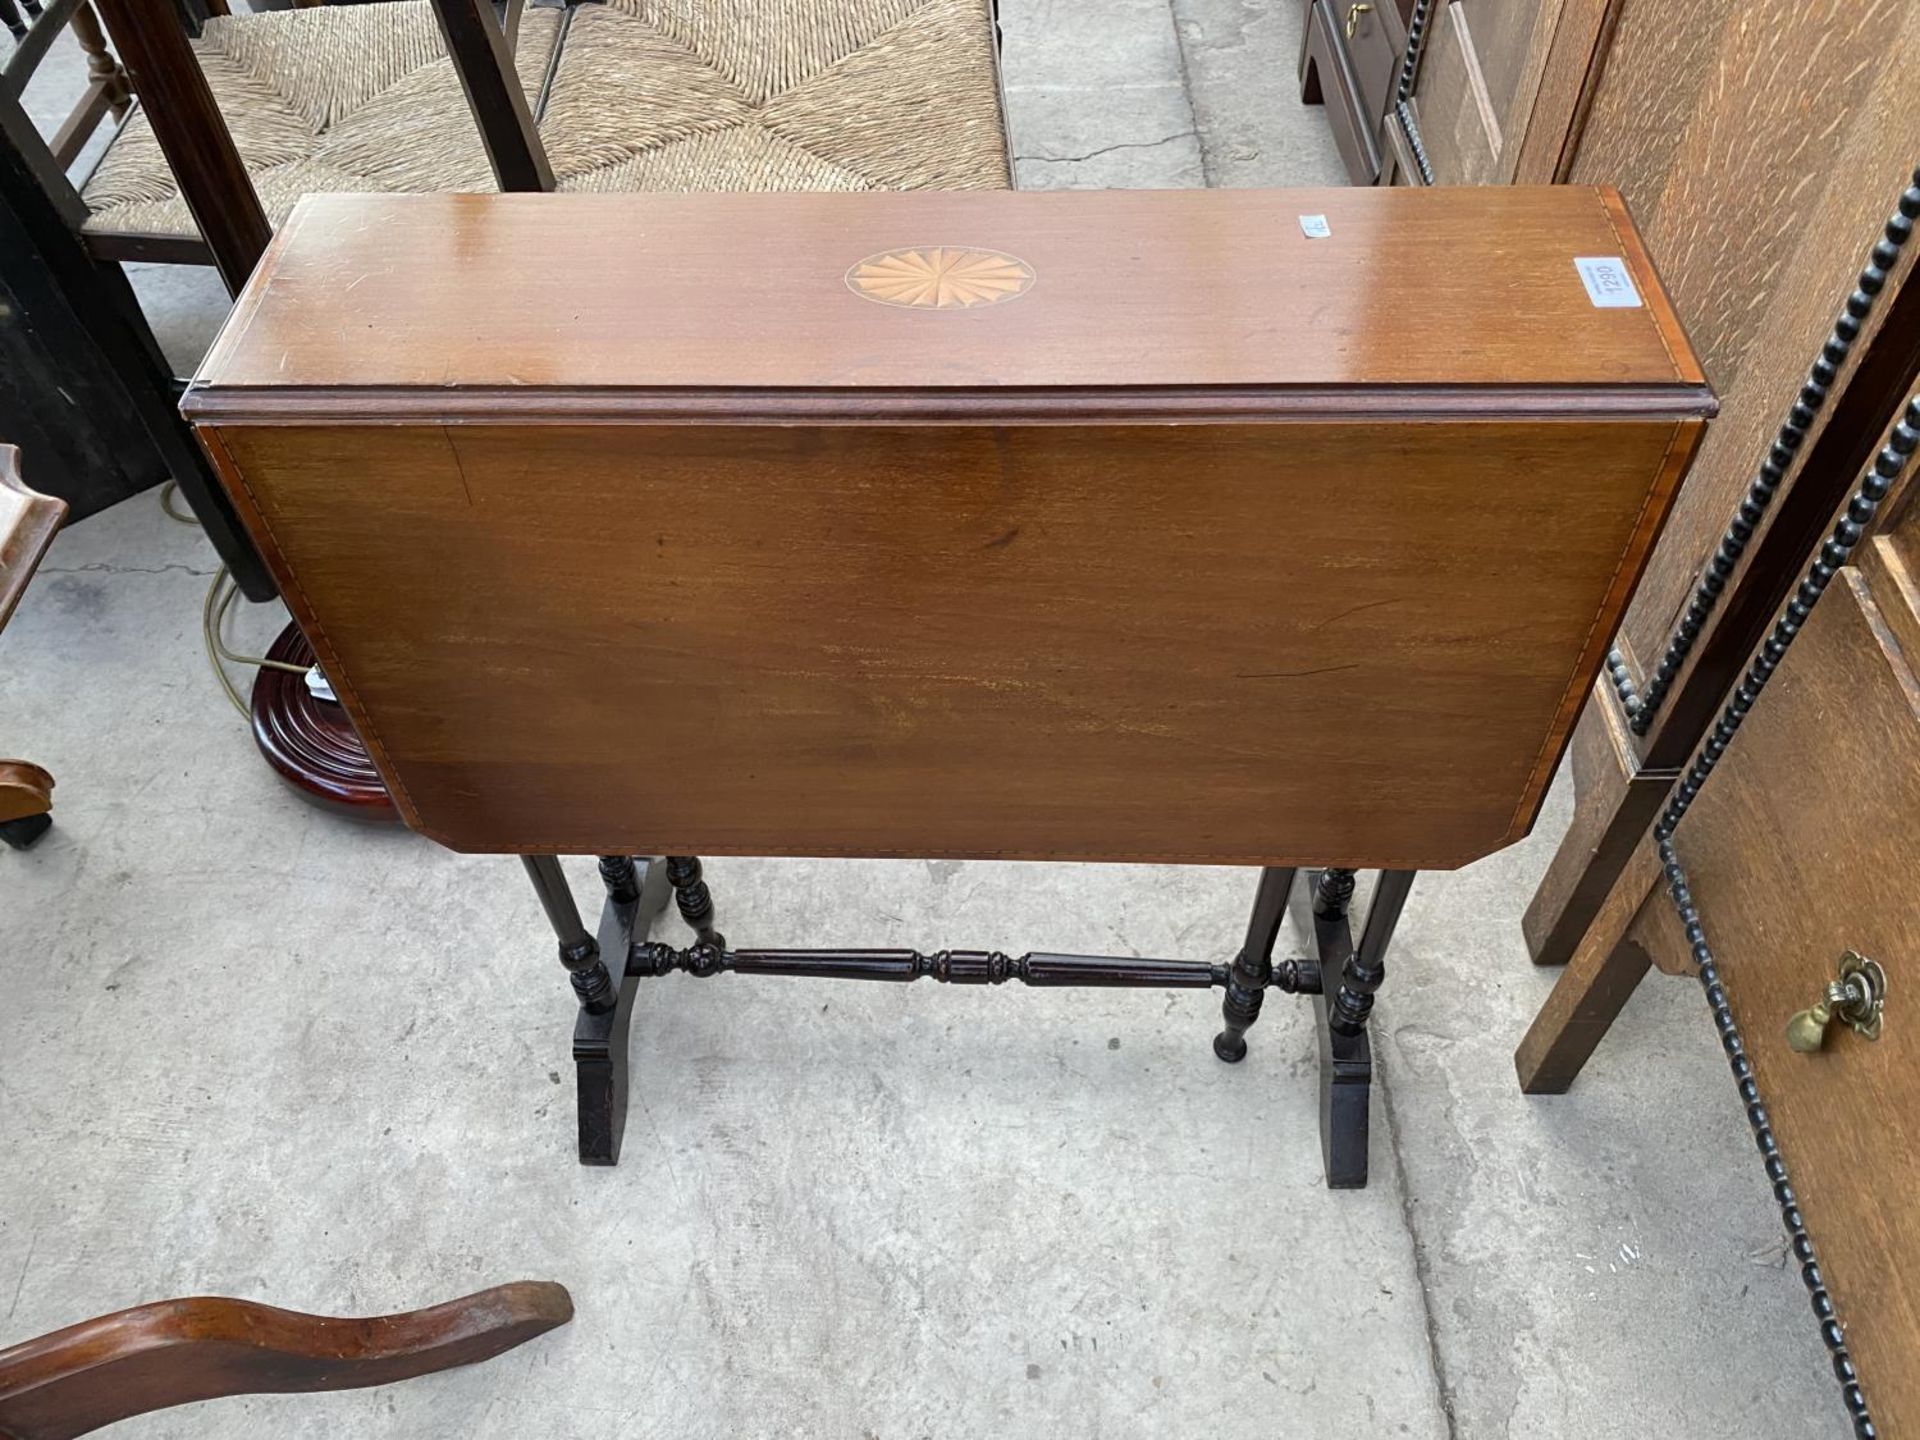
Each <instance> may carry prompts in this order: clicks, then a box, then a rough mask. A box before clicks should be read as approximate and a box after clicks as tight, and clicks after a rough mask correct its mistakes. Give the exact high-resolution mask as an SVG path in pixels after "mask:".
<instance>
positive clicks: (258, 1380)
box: [0, 1280, 573, 1440]
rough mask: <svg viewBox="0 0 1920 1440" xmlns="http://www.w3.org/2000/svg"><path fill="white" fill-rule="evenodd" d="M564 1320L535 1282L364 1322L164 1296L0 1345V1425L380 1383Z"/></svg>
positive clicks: (91, 1424) (73, 1422)
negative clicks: (151, 1302) (225, 1397)
mask: <svg viewBox="0 0 1920 1440" xmlns="http://www.w3.org/2000/svg"><path fill="white" fill-rule="evenodd" d="M572 1318H573V1301H572V1300H571V1299H570V1298H569V1297H568V1295H567V1292H566V1291H565V1290H564V1289H563V1288H562V1287H560V1286H558V1285H555V1284H552V1283H551V1282H548V1281H534V1280H523V1281H520V1282H518V1283H516V1284H512V1285H498V1286H495V1287H494V1288H493V1289H491V1290H483V1291H481V1292H480V1293H479V1294H477V1295H469V1296H467V1297H466V1298H465V1299H463V1300H452V1301H449V1302H448V1303H447V1304H445V1305H436V1306H434V1307H433V1308H432V1309H430V1310H410V1311H407V1312H406V1313H404V1314H400V1315H384V1316H380V1317H378V1318H375V1319H364V1320H360V1319H356V1320H335V1319H331V1318H328V1317H324V1316H319V1315H303V1314H300V1313H299V1312H297V1311H293V1310H276V1309H274V1308H273V1307H271V1306H267V1305H256V1304H254V1303H252V1302H251V1301H246V1300H228V1299H219V1298H212V1297H199V1298H195V1299H191V1300H163V1301H161V1302H160V1303H159V1304H156V1305H142V1306H140V1307H138V1308H137V1309H133V1310H121V1311H117V1312H115V1313H114V1314H112V1315H103V1316H101V1317H100V1318H99V1319H97V1320H87V1321H84V1322H82V1323H81V1324H79V1325H73V1326H69V1327H68V1328H67V1329H65V1330H60V1331H56V1332H55V1333H53V1334H51V1335H42V1336H40V1337H39V1338H38V1339H35V1340H28V1341H26V1342H25V1343H24V1344H21V1345H16V1346H14V1347H13V1348H12V1349H11V1350H0V1435H5V1436H8V1437H13V1440H71V1437H73V1436H76V1435H84V1434H86V1433H87V1432H88V1431H90V1430H97V1429H99V1428H100V1427H101V1426H103V1425H111V1424H113V1423H114V1422H115V1421H118V1420H124V1419H126V1418H127V1417H129V1416H132V1415H144V1414H146V1413H148V1412H149V1411H153V1410H160V1409H164V1408H166V1407H168V1406H173V1405H184V1404H188V1403H190V1402H192V1401H196V1400H211V1399H214V1398H216V1397H218V1396H221V1395H261V1394H289V1393H294V1392H310V1391H316V1390H351V1389H358V1388H360V1387H362V1386H366V1385H387V1384H391V1383H392V1382H393V1381H396V1380H407V1379H411V1378H412V1377H413V1376H416V1375H427V1374H431V1373H433V1372H434V1371H438V1370H446V1369H448V1368H450V1367H452V1366H455V1365H471V1364H473V1363H475V1362H476V1361H480V1360H488V1359H491V1358H492V1357H493V1356H495V1355H498V1354H500V1353H501V1352H502V1351H506V1350H511V1349H512V1348H513V1347H514V1346H516V1345H521V1344H524V1343H525V1342H526V1341H528V1340H531V1339H532V1338H533V1337H534V1336H536V1335H540V1334H543V1333H544V1332H546V1331H548V1330H551V1329H553V1328H554V1327H555V1326H556V1325H564V1324H566V1322H567V1321H568V1320H570V1319H572Z"/></svg>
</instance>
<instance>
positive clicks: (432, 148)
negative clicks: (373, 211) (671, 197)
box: [81, 0, 1010, 239]
mask: <svg viewBox="0 0 1920 1440" xmlns="http://www.w3.org/2000/svg"><path fill="white" fill-rule="evenodd" d="M556 50H557V52H558V53H557V56H556ZM194 52H195V55H196V58H197V59H198V60H199V63H200V67H201V69H202V71H203V72H204V73H205V74H206V76H207V80H208V84H209V86H210V87H211V89H212V91H213V94H214V98H215V100H216V101H217V103H218V104H219V107H220V111H221V114H222V115H223V116H224V117H225V119H226V122H227V125H228V128H229V129H230V130H231V132H232V134H233V139H234V143H235V145H236V146H237V148H238V150H239V152H240V156H241V159H242V160H243V161H244V162H245V164H246V167H247V170H248V173H249V174H250V175H251V177H252V179H253V183H254V188H255V189H256V190H257V191H258V192H259V195H260V200H261V204H262V205H263V206H264V207H265V210H266V213H267V218H268V219H269V221H271V222H272V223H274V224H275V225H277V224H278V223H279V222H280V221H281V219H283V218H284V217H285V215H286V213H287V212H288V210H290V209H291V208H292V206H293V203H294V202H295V201H296V200H298V199H299V198H300V196H301V195H303V194H306V193H308V192H311V191H345V192H359V191H376V192H426V191H490V190H493V189H495V188H497V186H496V183H495V181H494V177H493V173H492V170H491V169H490V168H489V165H488V161H487V155H486V151H485V148H484V146H483V144H482V142H481V139H480V134H479V131H478V128H477V127H476V125H475V124H474V120H473V116H472V113H471V112H470V110H469V108H468V106H467V103H466V100H465V98H464V96H463V94H462V91H461V87H460V83H459V78H458V76H457V75H456V74H455V72H454V68H453V63H452V61H451V60H449V59H448V58H447V53H446V47H445V44H444V42H443V40H442V38H441V34H440V30H439V27H438V25H437V23H436V21H435V18H434V14H433V9H432V6H431V5H430V4H429V3H428V0H389V3H380V4H367V5H339V6H319V7H315V8H308V9H295V10H286V11H276V12H268V13H264V14H256V15H235V16H223V17H216V18H214V19H211V20H209V21H208V22H207V24H206V27H205V30H204V32H203V34H202V36H201V37H200V38H199V39H198V40H196V41H195V42H194ZM514 61H515V68H516V70H517V72H518V76H519V81H520V85H521V87H522V89H523V90H524V91H525V93H526V94H527V96H528V100H529V104H530V105H531V107H532V109H533V112H534V114H535V115H536V116H537V117H538V119H539V129H540V136H541V140H542V142H543V143H544V145H545V146H546V148H547V152H548V156H549V159H550V161H551V164H552V167H553V172H554V178H555V183H556V185H557V187H558V188H559V189H562V190H899V189H999V188H1005V187H1006V186H1007V185H1008V184H1009V183H1010V174H1009V165H1008V155H1007V144H1006V138H1005V133H1006V132H1005V124H1004V120H1003V117H1002V112H1001V103H1000V88H999V76H998V70H997V65H996V52H995V45H994V37H993V16H992V9H991V0H615V3H614V4H611V5H602V4H586V5H580V6H578V7H576V8H573V9H568V10H560V9H550V8H545V7H539V6H531V5H530V6H528V7H527V8H526V9H525V10H524V11H523V12H522V15H521V18H520V23H519V28H518V32H517V36H516V37H515V52H514ZM81 195H82V198H83V200H84V201H85V202H86V205H87V209H88V212H89V214H88V219H87V221H86V224H85V227H84V228H85V230H86V232H87V233H90V234H95V235H102V234H113V235H141V236H146V235H153V236H167V237H179V238H183V239H191V238H192V237H194V236H195V235H196V234H197V231H196V229H195V227H194V223H193V217H192V215H191V214H190V213H189V211H188V208H187V204H186V201H185V200H184V199H183V198H182V196H181V194H180V189H179V185H178V183H177V182H176V181H175V179H174V176H173V173H172V171H171V170H170V169H169V168H168V165H167V162H166V158H165V156H164V155H163V154H162V153H161V150H160V147H159V145H158V143H157V142H156V141H155V139H154V136H153V132H152V130H151V128H150V127H149V126H148V123H147V120H146V118H145V116H144V114H143V113H142V112H141V111H140V110H138V109H136V110H135V111H134V113H133V114H132V115H131V116H130V117H129V118H128V120H127V122H126V124H125V125H123V126H122V127H121V130H120V132H119V134H118V135H116V137H115V138H114V140H113V142H112V143H111V144H110V145H109V147H108V149H107V151H106V153H105V155H104V157H103V158H102V159H101V162H100V164H99V165H98V167H96V169H95V170H94V173H93V175H92V176H91V177H90V178H89V179H88V181H87V182H86V184H85V185H84V186H83V187H82V189H81Z"/></svg>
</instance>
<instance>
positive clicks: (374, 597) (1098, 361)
mask: <svg viewBox="0 0 1920 1440" xmlns="http://www.w3.org/2000/svg"><path fill="white" fill-rule="evenodd" d="M1035 202H1039V203H1035ZM1302 213H1324V214H1326V215H1327V217H1328V220H1329V223H1330V225H1331V227H1332V230H1333V236H1334V238H1333V239H1331V240H1324V241H1310V240H1308V239H1307V238H1306V237H1305V236H1304V235H1303V234H1302V233H1301V229H1300V226H1299V223H1298V217H1299V215H1300V214H1302ZM1416 232H1417V233H1419V234H1420V235H1422V236H1423V237H1425V242H1426V243H1431V242H1432V241H1433V238H1434V236H1435V235H1436V234H1445V235H1450V236H1452V237H1454V239H1455V240H1457V242H1458V245H1459V247H1461V248H1458V249H1456V250H1455V251H1454V252H1453V253H1452V254H1450V256H1449V264H1448V265H1446V266H1444V267H1437V268H1436V267H1410V266H1407V265H1405V264H1404V262H1403V259H1402V258H1401V256H1400V255H1399V254H1395V253H1390V252H1393V251H1395V249H1396V247H1400V246H1403V245H1404V244H1405V243H1406V237H1407V236H1409V235H1411V234H1414V233H1416ZM563 233H564V234H565V235H566V236H567V241H566V243H567V244H568V246H569V248H570V252H571V253H572V254H573V255H574V256H576V257H577V263H574V264H572V265H570V266H569V267H542V266H537V265H529V264H527V263H526V262H525V257H526V256H527V255H530V254H539V253H546V252H548V251H550V250H551V248H552V247H553V246H554V245H556V244H559V243H561V237H562V234H563ZM943 233H950V234H951V235H952V237H953V238H954V240H955V241H956V243H963V244H965V245H966V246H968V247H971V248H974V249H979V250H989V249H990V250H993V251H996V252H998V253H1001V254H1005V255H1011V256H1015V257H1018V258H1019V259H1020V260H1021V261H1023V262H1024V263H1026V264H1027V265H1029V266H1030V267H1031V268H1032V270H1033V272H1034V279H1033V280H1032V282H1031V284H1030V285H1029V286H1028V288H1027V289H1026V290H1024V291H1023V292H1021V293H1020V294H1019V296H1018V298H1017V299H1016V300H1015V301H1013V302H1012V303H999V304H992V305H978V306H973V307H956V308H953V309H948V310H941V309H938V308H933V307H901V306H889V305H878V304H874V303H872V302H871V301H870V300H869V299H867V298H864V297H863V296H861V295H859V294H856V293H854V291H853V290H852V289H851V288H850V287H849V285H848V283H847V279H846V277H847V274H848V272H849V270H850V269H851V268H853V267H855V266H856V265H857V264H858V262H860V261H861V260H863V259H865V258H867V257H871V256H873V255H876V254H879V253H883V252H884V251H886V250H888V249H898V248H900V247H901V242H903V241H911V240H912V239H914V238H915V237H918V238H919V239H920V240H921V241H922V242H923V243H924V242H926V241H931V240H936V239H940V238H941V237H942V234H943ZM1576 255H1581V256H1585V255H1618V256H1621V257H1622V258H1623V259H1624V261H1625V263H1626V264H1627V265H1628V266H1629V267H1630V268H1631V269H1632V272H1633V274H1634V275H1635V277H1636V281H1637V283H1638V284H1639V287H1640V290H1641V294H1642V296H1643V297H1644V301H1645V303H1644V305H1643V306H1641V307H1638V308H1632V309H1611V310H1610V309H1600V308H1597V307H1595V306H1594V305H1593V304H1592V303H1591V302H1590V301H1589V299H1588V296H1587V292H1586V290H1585V288H1584V286H1583V285H1582V284H1581V282H1580V280H1579V278H1578V275H1577V272H1576V271H1575V269H1574V266H1573V257H1575V256H1576ZM476 296H484V297H486V298H487V301H488V303H486V304H477V303H475V297H476ZM1122 317H1125V318H1124V319H1123V318H1122ZM1711 404H1712V402H1711V397H1710V396H1709V395H1708V394H1707V392H1706V391H1705V390H1704V388H1703V387H1702V385H1701V384H1700V380H1699V374H1698V370H1697V367H1695V366H1694V364H1693V362H1692V360H1691V357H1690V354H1689V352H1688V351H1687V349H1686V345H1685V338H1684V336H1683V335H1682V334H1681V333H1680V332H1679V329H1678V327H1677V325H1676V324H1674V322H1673V319H1672V315H1671V312H1670V311H1669V310H1668V309H1667V307H1666V305H1665V301H1664V299H1663V298H1662V296H1661V295H1660V292H1659V289H1658V284H1657V280H1656V278H1655V276H1654V274H1653V271H1652V269H1651V266H1649V265H1648V264H1647V263H1646V260H1645V256H1644V254H1643V253H1642V251H1641V250H1640V248H1639V243H1638V240H1637V238H1636V237H1635V235H1634V233H1633V231H1632V228H1631V224H1630V222H1629V221H1628V220H1627V218H1626V216H1625V212H1624V210H1623V209H1622V208H1621V207H1620V206H1619V203H1618V200H1617V197H1615V196H1612V195H1611V194H1610V193H1607V192H1604V191H1579V190H1540V191H1525V190H1509V191H1501V192H1478V193H1477V194H1474V195H1467V194H1465V193H1464V192H1454V193H1453V194H1451V195H1443V194H1429V193H1424V192H1413V191H1405V190H1402V191H1391V192H1377V193H1376V192H1361V191H1307V192H1269V193H1259V192H1219V193H1170V194H1164V193H1163V194H1098V193H1082V194H1073V195H1050V196H1019V195H1015V196H1008V195H1002V194H995V195H987V196H969V195H960V194H947V195H934V194H905V195H883V196H853V197H844V196H842V197H831V196H829V197H822V196H810V195H788V196H707V197H692V196H648V197H606V198H595V197H582V200H581V201H580V202H572V201H569V199H568V197H516V196H506V197H484V198H476V197H454V196H439V197H416V198H411V199H404V200H402V199H395V198H392V197H357V198H351V197H334V198H330V199H324V200H315V201H310V202H308V204H307V205H306V207H305V208H304V209H302V210H301V211H300V212H299V217H298V219H297V223H291V224H289V225H288V226H286V227H284V228H283V230H282V233H281V237H280V239H279V240H277V241H276V245H275V249H274V251H273V252H272V253H271V254H270V256H269V257H268V259H267V261H266V263H265V264H264V266H263V268H262V270H261V272H260V274H259V275H257V276H256V278H255V283H254V284H253V285H252V286H251V287H250V289H249V291H248V294H247V296H246V297H245V298H244V299H243V301H242V303H241V305H240V307H239V308H238V310H237V312H236V314H235V317H234V318H233V320H232V321H231V322H230V324H229V328H228V331H227V332H226V334H225V336H224V337H223V339H222V340H221V341H220V343H219V344H218V345H217V346H216V348H215V351H214V353H213V355H212V357H211V358H210V359H209V361H208V362H207V365H206V367H205V369H204V371H203V373H202V376H201V378H200V381H199V382H198V384H197V386H196V388H195V390H194V392H193V393H192V394H191V395H190V396H189V402H188V408H189V409H190V410H191V411H192V412H193V413H194V414H195V415H196V416H197V417H198V419H199V421H200V423H201V427H202V429H201V434H202V437H203V439H204V440H205V441H206V443H207V445H208V447H209V451H210V453H211V454H212V455H213V457H214V460H215V463H216V466H217V467H218V468H219V470H220V472H221V474H222V476H223V477H224V479H225V480H226V482H227V484H228V486H229V488H230V490H231V491H232V492H233V494H234V496H235V498H236V503H237V504H238V505H239V506H240V507H241V508H242V509H243V510H244V511H245V512H246V513H247V514H248V516H249V521H250V524H251V525H252V526H253V528H254V532H255V535H256V538H257V539H258V541H259V542H260V544H261V545H262V546H263V548H264V549H265V550H266V552H267V553H269V554H270V555H272V556H273V557H274V564H275V567H276V573H277V574H278V575H279V577H280V578H281V580H282V584H283V588H284V590H285V593H286V595H287V598H288V601H289V603H290V604H291V606H292V608H293V611H294V614H295V617H296V618H297V619H298V621H299V622H300V624H301V627H302V628H303V630H304V631H305V632H306V634H307V636H308V638H309V639H310V640H311V642H312V643H313V645H314V648H315V650H316V652H317V654H318V655H319V658H320V661H321V663H322V665H323V666H324V668H325V669H326V671H327V673H328V675H329V676H330V677H331V679H332V680H333V682H334V686H335V688H336V690H337V691H338V692H339V693H340V694H341V696H342V698H343V700H344V702H345V703H346V704H347V706H348V708H349V710H350V712H351V713H352V715H353V718H354V721H355V724H356V727H357V729H358V730H359V732H360V734H361V735H362V736H363V738H364V739H365V740H366V741H367V743H368V747H369V749H370V751H371V752H372V754H373V756H374V759H375V761H376V763H377V764H378V765H379V766H380V769H381V773H382V776H383V778H384V779H385V780H386V781H387V783H388V785H389V786H390V788H391V789H392V790H393V793H394V796H395V799H396V801H397V802H398V804H399V805H400V807H401V810H402V813H403V814H404V815H405V816H406V818H407V819H408V821H409V822H410V823H411V824H413V825H414V826H415V827H416V828H418V829H420V830H422V831H424V832H425V833H427V834H429V835H431V836H433V837H434V838H435V839H437V840H440V841H441V842H443V843H445V844H448V845H450V846H453V847H454V848H457V849H462V850H476V851H521V852H526V851H568V852H575V851H589V852H603V853H609V852H625V853H650V854H652V853H674V854H698V853H722V854H724V853H748V854H800V855H893V854H899V855H916V856H992V855H1002V856H1019V857H1033V858H1041V857H1047V858H1078V859H1106V860H1122V859H1136V860H1169V861H1191V862H1206V861H1214V862H1220V863H1247V864H1306V863H1322V864H1325V863H1333V864H1352V865H1369V866H1372V865H1384V866H1391V867H1394V868H1402V869H1412V868H1419V869H1429V868H1450V867H1452V866H1456V865H1460V864H1464V863H1466V862H1467V861H1470V860H1472V859H1475V858H1477V857H1478V856H1480V855H1483V854H1486V853H1487V852H1489V851H1490V850H1493V849H1496V848H1498V847H1499V846H1501V845H1503V844H1506V843H1508V842H1509V841H1511V840H1512V839H1514V838H1517V837H1518V836H1519V835H1521V834H1523V833H1524V832H1525V831H1526V829H1527V827H1528V826H1529V825H1530V824H1531V823H1532V819H1533V816H1534V813H1535V811H1536V809H1537V807H1538V804H1539V800H1540V797H1541V794H1542V792H1543V789H1544V786H1545V784H1546V780H1547V777H1548V776H1549V775H1550V774H1551V773H1552V770H1553V767H1554V765H1555V764H1556V763H1557V761H1558V758H1559V755H1560V752H1561V750H1562V748H1563V747H1564V745H1565V742H1566V737H1567V735H1568V733H1569V731H1570V729H1571V726H1572V722H1573V718H1574V716H1575V714H1576V713H1577V710H1578V708H1579V704H1580V701H1581V699H1582V697H1583V696H1584V694H1585V692H1586V688H1587V686H1588V685H1589V684H1590V683H1591V682H1592V679H1593V677H1594V674H1595V673H1596V670H1597V667H1598V665H1599V662H1600V657H1601V654H1602V652H1603V651H1604V649H1605V646H1606V643H1607V637H1608V636H1609V635H1610V634H1611V633H1612V631H1613V629H1614V627H1615V624H1616V622H1617V618H1618V615H1619V613H1620V611H1621V609H1622V607H1623V606H1624V604H1625V602H1626V597H1627V595H1628V594H1629V592H1630V590H1631V587H1632V585H1633V583H1634V581H1635V579H1636V578H1637V576H1638V574H1639V571H1640V568H1641V565H1642V563H1643V560H1644V556H1645V554H1646V552H1647V549H1648V547H1649V546H1650V544H1651V543H1652V540H1653V538H1654V536H1655V535H1656V533H1657V532H1658V528H1659V525H1660V523H1661V521H1662V518H1663V516H1664V514H1665V511H1666V509H1667V506H1668V503H1669V501H1670V499H1671V496H1672V494H1673V491H1674V488H1675V486H1676V485H1677V482H1678V480H1679V477H1680V475H1681V474H1682V473H1683V472H1684V469H1685V466H1686V463H1687V460H1688V458H1689V457H1690V455H1691V453H1692V450H1693V448H1694V446H1695V444H1696V443H1697V441H1698V438H1699V434H1700V429H1701V425H1702V419H1701V417H1702V416H1703V415H1705V414H1706V413H1708V412H1709V411H1710V409H1711Z"/></svg>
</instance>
